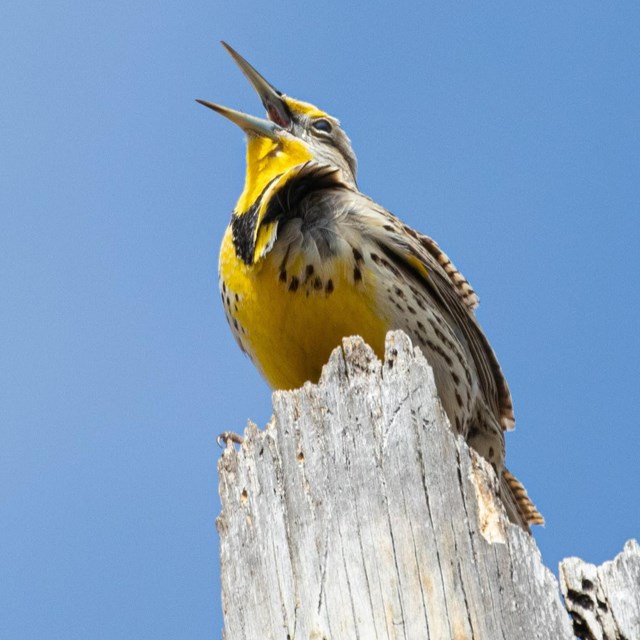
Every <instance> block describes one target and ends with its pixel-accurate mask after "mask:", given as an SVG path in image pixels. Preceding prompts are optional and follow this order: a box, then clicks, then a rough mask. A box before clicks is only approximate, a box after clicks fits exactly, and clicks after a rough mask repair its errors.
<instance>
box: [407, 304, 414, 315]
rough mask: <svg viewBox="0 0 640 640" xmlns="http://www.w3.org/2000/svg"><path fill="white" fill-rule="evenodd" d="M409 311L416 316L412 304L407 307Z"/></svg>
mask: <svg viewBox="0 0 640 640" xmlns="http://www.w3.org/2000/svg"><path fill="white" fill-rule="evenodd" d="M407 311H408V312H409V313H413V314H414V315H415V313H416V310H415V309H414V308H413V307H412V306H411V305H410V304H408V305H407Z"/></svg>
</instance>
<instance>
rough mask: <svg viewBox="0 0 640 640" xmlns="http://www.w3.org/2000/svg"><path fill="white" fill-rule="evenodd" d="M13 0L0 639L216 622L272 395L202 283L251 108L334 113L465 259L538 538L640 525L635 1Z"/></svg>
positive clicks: (594, 549)
mask: <svg viewBox="0 0 640 640" xmlns="http://www.w3.org/2000/svg"><path fill="white" fill-rule="evenodd" d="M559 4H560V3H550V2H549V3H535V5H533V4H529V5H523V4H522V3H508V2H495V3H488V4H485V5H480V4H474V5H471V4H470V3H469V4H468V5H463V4H461V3H458V4H455V5H454V4H452V3H415V5H412V4H408V3H404V4H403V3H376V2H373V3H367V4H362V5H361V6H354V5H352V6H346V5H345V4H344V3H340V2H332V1H328V2H326V3H324V4H322V5H308V6H305V5H303V4H302V3H294V2H282V3H278V4H273V3H272V4H262V5H260V6H259V7H258V6H257V5H253V4H252V3H247V2H240V1H236V2H234V3H213V2H211V3H201V2H197V1H196V2H193V3H188V4H186V5H185V4H184V3H169V2H163V1H158V2H144V1H143V2H136V3H129V2H126V3H125V2H118V1H114V2H109V3H85V2H82V3H81V2H73V1H67V2H64V1H63V2H59V3H42V2H38V3H36V2H33V1H29V0H25V1H23V2H21V3H5V5H4V6H3V7H2V8H0V22H1V23H2V24H3V27H4V29H3V32H4V37H3V38H2V39H1V40H0V70H1V73H0V77H2V79H3V88H2V91H0V119H1V121H0V140H1V152H0V214H1V220H2V233H0V292H1V296H2V304H1V305H0V354H1V365H0V573H1V575H2V580H1V581H0V611H2V614H1V615H0V636H2V637H4V638H21V639H23V638H24V639H30V638H65V639H67V640H68V639H73V638H79V639H80V638H83V639H84V638H93V639H95V640H99V639H101V638H104V639H109V640H114V639H120V638H123V639H126V638H136V639H145V638H154V639H156V640H157V639H160V638H184V637H188V638H211V637H218V635H219V630H220V628H221V625H222V622H221V614H220V606H219V587H218V546H217V545H218V541H217V536H216V533H215V518H216V515H217V512H218V497H217V476H216V461H217V459H218V458H219V456H220V450H219V449H218V448H217V446H216V444H215V436H216V434H217V433H219V432H220V431H222V430H226V429H236V430H238V429H241V428H242V427H243V426H244V424H245V423H246V420H247V419H248V418H251V419H253V420H254V421H256V422H257V423H258V424H264V423H265V422H266V421H267V420H268V418H269V416H270V394H269V390H268V389H267V387H266V385H265V384H264V383H263V382H262V381H261V380H260V378H259V377H258V375H257V374H256V372H255V371H254V370H253V368H252V366H251V363H250V362H249V361H248V359H246V358H245V357H243V356H242V354H241V353H240V351H239V349H238V348H237V347H236V345H235V344H234V342H233V339H232V337H231V334H230V332H229V331H228V328H227V326H226V322H225V320H224V316H223V312H222V308H221V306H220V304H219V297H218V293H217V275H216V264H217V250H218V245H219V241H220V238H221V236H222V233H223V231H224V228H225V226H226V224H227V222H228V218H229V214H230V211H231V208H232V207H233V205H234V203H235V200H236V198H237V196H238V195H239V193H240V190H241V188H242V181H243V175H244V141H243V137H242V134H241V133H240V132H239V131H238V130H237V129H235V128H234V127H233V126H232V125H230V124H229V123H228V122H226V121H224V120H223V119H222V118H220V117H217V116H216V115H215V114H213V113H212V112H210V111H208V110H206V109H204V108H202V107H201V106H199V105H197V104H196V103H195V102H194V99H195V98H205V99H209V100H214V101H217V102H221V103H222V104H225V105H228V106H231V107H235V108H239V109H243V110H246V111H250V112H252V113H255V114H260V113H261V109H260V106H259V104H258V101H257V99H256V98H255V96H254V94H253V93H252V91H251V89H250V88H249V86H248V85H247V83H246V81H245V80H244V78H243V77H242V75H241V74H240V73H239V71H238V70H237V68H236V67H235V65H234V64H233V62H232V61H231V59H230V58H229V57H228V56H227V54H226V53H225V52H224V51H223V50H222V48H221V47H220V46H219V44H218V41H219V40H220V39H224V40H226V41H228V42H229V43H230V44H232V45H233V46H234V47H235V48H237V49H238V51H239V52H240V53H242V54H243V55H245V56H246V57H247V59H248V60H249V61H251V62H252V63H253V64H254V65H255V66H256V67H257V68H258V69H259V70H260V71H261V72H263V73H264V75H265V76H266V77H267V78H268V79H269V80H271V81H272V82H273V83H274V84H275V85H276V86H277V87H278V88H280V89H281V90H283V91H285V92H286V93H289V94H290V95H293V96H295V97H297V98H300V99H305V100H308V101H311V102H314V103H316V104H318V105H319V106H320V107H322V108H324V109H326V110H328V111H330V112H331V113H333V114H335V115H336V116H338V117H339V118H341V120H342V123H343V125H344V127H345V129H346V130H347V131H348V133H349V134H350V136H351V138H352V141H353V144H354V147H355V149H356V152H357V154H358V158H359V163H360V172H359V183H360V187H361V189H362V190H363V191H365V192H366V193H368V194H369V195H371V196H372V197H374V198H375V199H376V200H378V201H379V202H381V203H382V204H384V205H385V206H387V207H388V208H389V209H391V210H392V211H393V212H394V213H396V214H397V215H399V216H400V217H402V218H403V219H404V220H405V221H406V222H408V223H409V224H411V225H412V226H414V227H415V228H417V229H419V230H420V231H423V232H425V233H427V234H429V235H431V236H432V237H434V238H435V239H437V240H438V242H439V243H440V244H441V245H442V246H443V247H444V248H445V250H446V251H447V252H448V253H449V255H450V256H451V257H452V259H453V260H454V262H455V263H456V264H457V265H458V266H459V267H460V268H461V270H462V271H463V273H464V274H465V275H466V276H467V277H468V278H469V280H470V281H471V283H472V284H473V285H474V287H475V288H476V290H477V291H478V293H479V294H480V297H481V300H482V303H481V307H480V310H479V317H480V320H481V322H482V324H483V326H484V328H485V330H486V332H487V334H488V336H489V338H490V340H491V342H492V344H493V345H494V347H495V349H496V351H497V353H498V356H499V358H500V361H501V363H502V366H503V369H504V370H505V373H506V375H507V378H508V380H509V382H510V385H511V389H512V392H513V396H514V402H515V409H516V418H517V429H516V431H515V433H513V434H511V435H509V437H508V443H507V447H508V460H509V466H510V468H511V469H512V470H513V471H514V472H515V473H516V474H517V475H518V477H519V478H520V479H522V480H523V481H524V482H525V484H526V486H527V488H528V489H529V491H530V494H531V495H532V497H534V499H535V501H536V503H537V504H538V506H539V507H540V509H541V510H542V512H543V513H544V515H545V516H546V518H547V526H546V527H545V528H544V529H538V530H537V531H536V539H537V541H538V544H539V546H540V548H541V550H542V553H543V558H544V561H545V563H546V564H547V565H548V566H549V567H551V568H552V570H554V571H555V569H556V565H557V562H558V561H559V560H560V559H561V558H563V557H566V556H570V555H578V556H581V557H583V558H585V559H586V560H589V561H591V562H597V563H600V562H602V561H604V560H606V559H609V558H612V557H613V556H614V555H615V554H616V553H617V552H618V551H619V550H620V549H621V548H622V545H623V543H624V541H625V540H627V539H628V538H630V537H637V536H638V535H639V534H640V504H639V501H638V495H639V494H640V471H639V465H638V451H639V450H640V435H639V433H640V429H639V427H640V425H639V419H638V409H637V401H638V398H639V397H640V393H639V391H640V389H639V380H640V340H639V338H638V335H639V334H638V326H640V303H639V298H638V285H637V279H638V276H639V271H640V269H639V267H640V260H639V257H638V247H639V245H640V233H639V225H638V210H639V205H640V155H639V151H638V150H639V148H640V140H639V138H640V134H639V131H640V126H639V121H638V105H639V104H640V73H639V72H638V60H640V9H638V5H637V3H632V2H618V3H615V4H613V3H595V2H567V3H561V6H559Z"/></svg>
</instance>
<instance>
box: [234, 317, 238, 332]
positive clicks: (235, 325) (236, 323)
mask: <svg viewBox="0 0 640 640" xmlns="http://www.w3.org/2000/svg"><path fill="white" fill-rule="evenodd" d="M233 326H234V327H235V328H236V331H238V321H237V320H236V319H235V318H234V319H233Z"/></svg>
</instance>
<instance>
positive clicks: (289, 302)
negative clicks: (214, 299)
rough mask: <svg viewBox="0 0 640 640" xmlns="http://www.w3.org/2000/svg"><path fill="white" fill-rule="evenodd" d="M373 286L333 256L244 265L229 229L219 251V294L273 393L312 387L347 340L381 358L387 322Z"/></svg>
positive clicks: (361, 273) (271, 257) (273, 259)
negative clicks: (360, 341) (362, 343)
mask: <svg viewBox="0 0 640 640" xmlns="http://www.w3.org/2000/svg"><path fill="white" fill-rule="evenodd" d="M374 283H375V279H374V278H371V277H368V273H367V272H366V270H365V268H364V266H363V267H362V270H360V269H359V268H358V267H357V266H356V268H355V269H354V266H353V259H352V257H351V261H349V260H348V259H347V258H346V257H341V256H340V255H339V254H337V255H336V256H334V257H331V258H329V259H326V260H324V261H321V260H316V261H315V262H314V263H311V262H308V261H307V259H305V257H304V256H303V255H299V256H288V259H287V263H286V269H283V268H282V264H281V261H280V262H279V261H278V259H277V257H276V256H275V255H274V254H273V253H269V254H267V255H266V256H265V257H264V258H263V259H262V260H260V261H259V262H258V263H256V264H252V265H247V264H245V263H244V262H242V261H241V260H239V259H238V258H237V256H236V252H235V250H234V246H233V241H232V235H231V230H230V229H227V232H226V234H225V236H224V239H223V241H222V247H221V250H220V289H221V294H222V299H223V303H224V307H225V313H226V315H227V319H228V321H229V324H230V326H231V329H232V330H233V333H234V335H235V337H236V340H237V341H238V343H239V344H240V347H241V348H242V349H243V351H245V352H246V353H247V354H248V355H249V357H250V358H251V360H252V361H253V362H254V364H255V365H256V366H257V367H258V369H259V370H260V371H261V373H262V375H263V376H264V377H265V379H266V380H267V382H268V383H269V385H270V386H271V387H272V388H274V389H292V388H296V387H299V386H301V385H302V384H303V383H304V382H305V381H307V380H310V381H312V382H316V381H317V380H318V378H319V377H320V373H321V370H322V366H323V365H324V364H325V363H326V361H327V359H328V358H329V354H330V353H331V351H332V350H333V349H334V348H335V347H336V346H338V345H339V344H340V343H341V340H342V338H343V337H345V336H349V335H354V334H358V335H361V336H362V337H363V338H364V339H365V340H366V341H367V342H368V343H369V344H370V345H371V346H372V347H373V348H374V350H375V351H376V353H377V354H378V355H379V356H380V357H381V356H382V355H383V353H384V337H385V334H386V331H387V329H388V324H389V323H388V322H387V321H386V320H385V318H384V317H383V316H381V314H380V312H379V309H378V303H377V295H376V291H375V290H374V288H373V287H374Z"/></svg>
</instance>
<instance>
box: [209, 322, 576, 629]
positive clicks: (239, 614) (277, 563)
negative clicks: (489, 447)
mask: <svg viewBox="0 0 640 640" xmlns="http://www.w3.org/2000/svg"><path fill="white" fill-rule="evenodd" d="M273 403H274V417H273V418H272V420H271V421H270V423H269V424H268V425H267V427H266V429H265V430H264V431H259V430H258V429H257V427H256V426H255V425H253V424H249V426H248V427H247V430H246V433H245V436H246V439H245V442H244V443H243V445H242V446H241V447H240V448H239V449H238V450H236V449H234V448H233V447H231V446H229V447H228V448H227V449H226V450H225V452H224V453H223V455H222V458H221V460H220V463H219V473H220V496H221V500H222V512H221V515H220V517H219V518H218V531H219V533H220V547H221V551H220V552H221V579H222V600H223V613H224V624H225V628H224V638H225V639H226V640H243V639H246V640H262V639H271V638H273V639H278V640H286V639H290V640H293V639H303V638H304V639H305V640H307V639H312V640H322V639H326V640H329V639H332V640H343V639H345V640H346V639H350V638H360V639H364V640H369V639H371V640H379V639H382V638H385V639H386V638H405V639H409V640H413V639H423V638H424V639H436V640H447V639H451V640H453V639H455V640H463V639H465V638H469V639H471V638H475V639H476V640H480V639H482V640H484V639H488V640H500V639H505V640H506V639H508V640H514V639H519V638H523V639H524V638H526V639H527V640H529V639H533V638H539V639H547V638H548V639H550V640H551V639H553V640H562V639H564V638H573V633H572V629H571V623H570V621H569V617H568V615H567V612H566V610H565V609H564V606H563V604H562V602H561V599H560V595H559V589H558V585H557V582H556V580H555V578H554V577H553V575H552V574H551V573H550V572H549V571H548V569H546V568H545V567H544V565H543V564H542V562H541V559H540V553H539V551H538V548H537V547H536V544H535V541H534V540H533V538H532V537H531V536H530V535H528V534H526V533H525V532H524V531H522V530H521V529H520V528H519V527H516V526H514V525H512V524H510V523H509V522H508V521H507V519H506V516H505V515H504V513H503V511H502V507H501V506H500V504H499V503H498V502H497V501H496V498H495V491H496V486H497V485H496V478H495V475H494V474H493V471H492V470H491V469H490V467H488V465H487V464H486V463H485V462H484V461H483V460H481V459H479V458H478V457H477V456H476V455H475V454H473V453H470V451H469V449H468V447H467V446H466V444H465V443H464V441H462V440H461V439H460V438H458V437H456V436H455V435H454V434H453V432H452V431H451V429H450V428H449V426H448V423H447V420H446V417H445V415H444V413H443V411H442V408H441V406H440V402H439V400H438V399H437V395H436V389H435V384H434V381H433V374H432V372H431V369H430V368H429V366H428V364H427V362H426V360H425V359H424V357H423V356H422V354H421V353H420V352H418V351H417V350H415V351H414V349H413V348H412V347H411V344H410V342H409V340H408V338H407V337H406V336H405V335H404V334H402V333H400V332H394V333H390V334H389V335H388V337H387V347H386V356H385V361H384V363H380V362H379V361H378V360H377V359H376V357H375V356H374V354H373V352H372V351H371V349H370V348H369V347H368V346H367V345H365V344H364V343H363V342H362V340H360V339H359V338H348V339H345V340H344V341H343V345H342V348H341V349H336V350H335V351H334V352H333V354H332V356H331V358H330V360H329V363H328V364H327V366H326V367H325V369H324V372H323V375H322V378H321V380H320V382H319V384H318V385H311V384H306V385H305V386H304V387H303V388H302V389H298V390H296V391H289V392H276V393H275V394H274V396H273Z"/></svg>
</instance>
